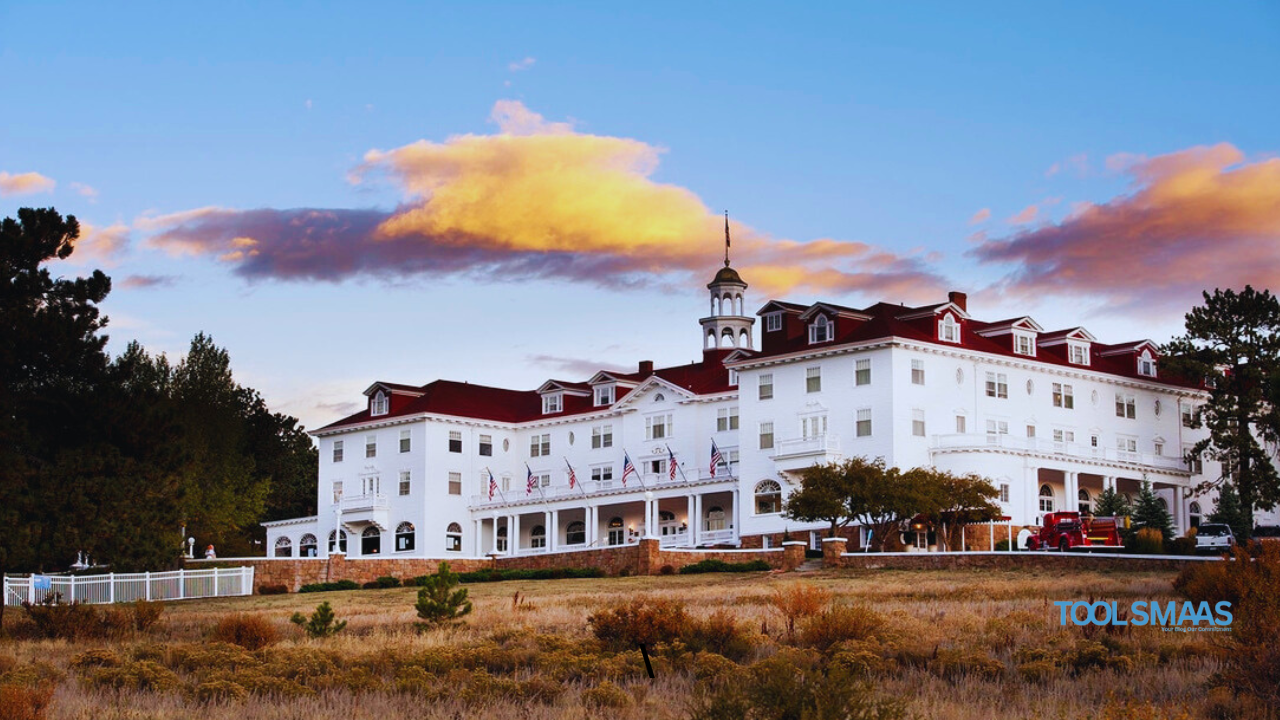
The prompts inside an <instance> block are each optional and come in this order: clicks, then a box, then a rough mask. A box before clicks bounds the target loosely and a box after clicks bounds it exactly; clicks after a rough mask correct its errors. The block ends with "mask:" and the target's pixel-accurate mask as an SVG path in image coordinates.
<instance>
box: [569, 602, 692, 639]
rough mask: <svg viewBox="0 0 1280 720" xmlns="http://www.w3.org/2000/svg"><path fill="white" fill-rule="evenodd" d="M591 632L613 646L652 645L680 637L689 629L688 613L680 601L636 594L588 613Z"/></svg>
mask: <svg viewBox="0 0 1280 720" xmlns="http://www.w3.org/2000/svg"><path fill="white" fill-rule="evenodd" d="M587 624H589V625H591V630H592V632H594V633H595V636H596V637H597V638H599V639H600V641H601V642H603V643H605V644H606V645H607V646H609V647H612V648H615V649H623V648H634V647H635V646H636V645H645V646H647V647H653V646H654V645H656V644H657V643H660V642H664V643H670V642H672V641H675V640H679V639H681V638H682V637H684V636H685V635H686V634H687V633H688V630H689V616H688V614H687V613H685V609H684V603H681V602H679V601H676V600H666V599H662V598H636V599H634V600H631V601H630V602H627V603H622V604H619V605H614V606H613V607H611V608H609V609H607V610H601V611H599V612H596V613H592V614H591V615H590V616H589V617H588V618H587Z"/></svg>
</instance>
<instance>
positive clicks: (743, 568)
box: [680, 558, 773, 575]
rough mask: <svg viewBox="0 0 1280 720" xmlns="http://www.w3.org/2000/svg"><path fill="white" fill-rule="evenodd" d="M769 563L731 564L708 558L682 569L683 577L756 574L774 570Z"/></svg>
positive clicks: (753, 561)
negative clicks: (740, 573) (721, 573)
mask: <svg viewBox="0 0 1280 720" xmlns="http://www.w3.org/2000/svg"><path fill="white" fill-rule="evenodd" d="M772 569H773V568H772V567H771V566H770V565H769V563H767V562H765V561H764V560H752V561H751V562H741V563H731V562H725V561H723V560H717V559H715V558H707V559H706V560H702V561H699V562H696V563H694V564H692V565H685V566H684V567H682V568H680V574H681V575H696V574H698V573H713V572H754V571H759V570H772Z"/></svg>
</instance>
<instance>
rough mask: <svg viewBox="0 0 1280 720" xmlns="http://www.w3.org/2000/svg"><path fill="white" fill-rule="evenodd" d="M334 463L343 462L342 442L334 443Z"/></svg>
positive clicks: (335, 441)
mask: <svg viewBox="0 0 1280 720" xmlns="http://www.w3.org/2000/svg"><path fill="white" fill-rule="evenodd" d="M333 461H334V462H336V463H339V462H342V441H341V440H334V441H333Z"/></svg>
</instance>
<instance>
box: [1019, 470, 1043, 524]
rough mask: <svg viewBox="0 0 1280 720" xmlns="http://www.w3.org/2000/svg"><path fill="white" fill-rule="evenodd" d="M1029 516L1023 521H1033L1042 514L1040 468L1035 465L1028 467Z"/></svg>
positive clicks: (1027, 503) (1026, 485)
mask: <svg viewBox="0 0 1280 720" xmlns="http://www.w3.org/2000/svg"><path fill="white" fill-rule="evenodd" d="M1025 487H1026V491H1027V499H1026V508H1027V517H1026V519H1025V520H1023V522H1025V523H1033V522H1036V518H1037V517H1039V516H1040V470H1039V469H1038V468H1036V467H1035V466H1034V465H1033V466H1031V467H1028V468H1026V481H1025Z"/></svg>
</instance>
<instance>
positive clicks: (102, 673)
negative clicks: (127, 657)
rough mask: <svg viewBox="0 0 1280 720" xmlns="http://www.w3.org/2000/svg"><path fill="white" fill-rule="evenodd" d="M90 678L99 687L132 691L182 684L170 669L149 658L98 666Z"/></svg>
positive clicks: (166, 687) (155, 689) (159, 690)
mask: <svg viewBox="0 0 1280 720" xmlns="http://www.w3.org/2000/svg"><path fill="white" fill-rule="evenodd" d="M92 680H93V684H95V685H98V686H99V687H107V688H112V689H114V690H132V691H134V692H143V691H152V692H167V691H169V690H173V689H176V688H177V687H178V686H179V685H181V684H182V683H181V681H180V680H179V679H178V676H177V675H174V674H173V671H172V670H170V669H168V668H166V667H164V666H162V665H160V664H159V663H154V662H151V661H150V660H132V661H130V662H127V663H125V664H123V665H120V666H119V667H108V668H100V669H98V670H97V671H95V672H94V673H93V676H92Z"/></svg>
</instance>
